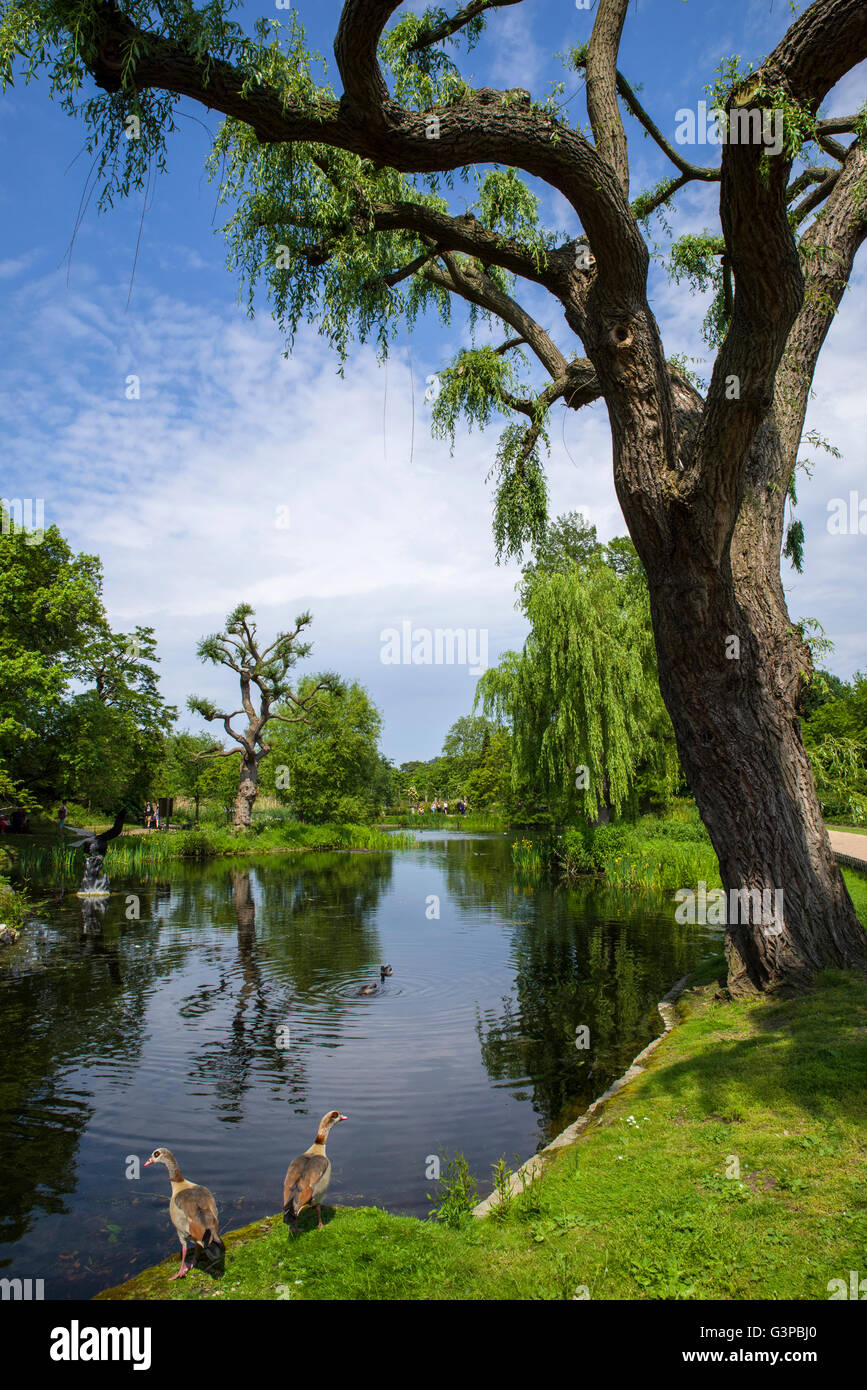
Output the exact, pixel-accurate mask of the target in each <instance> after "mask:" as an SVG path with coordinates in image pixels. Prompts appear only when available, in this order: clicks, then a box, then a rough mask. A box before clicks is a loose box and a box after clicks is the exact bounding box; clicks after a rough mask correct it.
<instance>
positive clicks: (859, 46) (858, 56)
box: [750, 0, 867, 111]
mask: <svg viewBox="0 0 867 1390" xmlns="http://www.w3.org/2000/svg"><path fill="white" fill-rule="evenodd" d="M864 58H867V5H865V4H864V0H815V3H814V4H812V5H811V6H810V7H809V9H807V10H805V11H804V13H803V14H802V15H799V16H798V18H797V19H796V20H795V22H794V24H793V25H792V26H791V28H790V29H789V30H788V32H787V33H786V34H785V35H784V37H783V38H782V40H781V41H780V43H778V44H777V47H776V48H775V49H774V51H773V52H772V53H771V54H769V56H768V57H767V58H766V59H765V61H764V63H762V65H761V67H760V68H759V70H758V73H757V74H755V76H756V77H760V78H764V79H767V80H768V81H769V83H770V85H771V86H775V85H777V82H778V81H779V82H780V83H781V85H783V86H784V87H785V88H786V90H787V91H788V93H789V95H790V96H791V97H792V98H793V99H794V100H795V101H796V102H797V103H798V104H799V105H800V106H804V107H806V108H807V109H808V110H810V111H816V110H817V109H818V107H819V105H820V104H821V102H822V100H823V98H824V97H825V96H827V94H828V92H830V90H831V88H832V87H833V86H835V85H836V83H837V82H839V81H840V78H841V77H844V76H845V74H846V73H847V72H849V71H850V69H851V68H854V67H855V66H856V65H857V64H858V63H860V62H861V61H862V60H863V59H864ZM750 80H751V81H752V80H753V79H752V77H751V78H750Z"/></svg>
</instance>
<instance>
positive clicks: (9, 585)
mask: <svg viewBox="0 0 867 1390" xmlns="http://www.w3.org/2000/svg"><path fill="white" fill-rule="evenodd" d="M157 661H158V657H157V654H156V641H155V638H154V634H153V630H152V629H151V628H144V627H137V628H136V629H135V630H134V632H133V633H132V634H130V635H127V634H124V633H114V632H112V630H111V628H110V626H109V623H108V619H107V617H106V613H105V609H104V607H103V602H102V568H101V565H100V562H99V559H98V557H97V556H95V555H74V554H73V552H72V550H71V549H70V547H69V545H68V543H67V542H66V541H65V540H64V538H63V536H62V535H61V534H60V532H59V530H58V529H57V527H56V526H50V527H48V528H47V529H45V530H44V532H43V533H42V535H41V536H40V537H39V538H38V540H37V539H36V537H34V536H33V535H32V534H27V533H26V532H24V531H22V530H21V529H20V528H19V527H17V526H16V525H14V524H12V525H10V524H9V523H8V513H3V520H2V526H0V788H2V790H0V795H2V796H3V797H4V799H6V798H8V799H13V798H15V799H18V798H21V799H23V800H24V801H25V802H28V804H30V805H34V804H36V803H38V802H39V801H43V802H47V801H51V800H54V799H57V798H59V797H61V796H67V797H74V798H75V799H76V800H79V801H83V802H86V803H87V804H88V805H91V806H94V807H96V808H98V809H100V810H114V809H115V808H116V807H117V805H118V803H119V802H120V801H127V802H128V803H130V804H132V803H134V802H135V801H136V800H137V799H138V798H139V797H140V796H141V795H142V794H143V793H144V792H145V791H146V788H147V781H148V777H149V775H150V770H151V769H152V768H153V766H155V764H156V763H157V762H158V761H159V758H160V756H161V745H162V740H163V738H164V736H165V734H166V732H167V731H168V730H169V729H170V728H171V725H172V722H173V720H174V718H175V715H176V711H175V710H174V709H173V708H172V707H171V706H168V705H166V704H165V702H164V701H163V699H162V697H161V695H160V693H159V687H158V681H157V676H156V673H155V671H154V669H153V665H154V663H155V662H157ZM73 682H77V683H78V684H79V686H81V687H83V688H81V689H79V690H78V691H77V692H76V693H74V694H70V688H71V687H72V685H73Z"/></svg>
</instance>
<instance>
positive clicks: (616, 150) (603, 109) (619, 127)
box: [587, 0, 629, 198]
mask: <svg viewBox="0 0 867 1390" xmlns="http://www.w3.org/2000/svg"><path fill="white" fill-rule="evenodd" d="M628 8H629V0H599V7H598V9H597V11H596V20H595V22H594V25H593V32H592V34H591V36H590V43H589V45H588V48H587V114H588V115H589V117H590V128H591V130H592V131H593V139H594V141H595V143H596V149H597V152H598V153H599V155H600V157H601V158H602V159H603V160H604V161H605V163H606V164H608V165H609V166H610V167H611V168H612V169H613V170H614V172H615V174H616V176H617V179H618V181H619V183H620V186H621V188H622V189H623V192H624V195H625V196H626V197H627V198H628V197H629V153H628V150H627V146H626V132H625V130H624V129H623V120H622V117H621V115H620V107H619V106H618V104H617V54H618V52H619V50H620V38H621V35H622V33H623V24H624V21H625V19H626V11H627V10H628Z"/></svg>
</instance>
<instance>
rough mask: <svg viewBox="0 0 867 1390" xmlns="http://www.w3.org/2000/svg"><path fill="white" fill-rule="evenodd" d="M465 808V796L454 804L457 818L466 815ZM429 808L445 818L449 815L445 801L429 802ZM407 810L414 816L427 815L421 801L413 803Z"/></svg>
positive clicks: (466, 804) (466, 803)
mask: <svg viewBox="0 0 867 1390" xmlns="http://www.w3.org/2000/svg"><path fill="white" fill-rule="evenodd" d="M467 807H468V802H467V798H466V797H465V796H462V797H460V799H459V800H458V801H456V802H455V812H456V814H457V815H459V816H465V815H466V814H467ZM430 808H431V810H432V811H437V812H440V813H441V814H442V815H444V816H447V815H448V814H449V803H448V802H447V801H437V800H434V801H432V802H431V804H430ZM409 809H410V811H411V812H412V814H413V815H414V816H424V815H426V814H427V811H426V808H425V804H424V802H423V801H416V802H413V804H412V805H411V806H410V808H409Z"/></svg>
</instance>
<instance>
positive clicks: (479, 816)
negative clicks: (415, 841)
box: [388, 811, 509, 833]
mask: <svg viewBox="0 0 867 1390" xmlns="http://www.w3.org/2000/svg"><path fill="white" fill-rule="evenodd" d="M388 824H389V825H396V826H401V827H405V828H406V829H408V830H443V829H445V830H465V831H467V832H471V833H479V832H482V833H484V832H485V831H492V830H506V829H507V828H508V824H509V820H508V817H507V816H506V815H504V814H502V813H501V812H498V811H468V812H467V814H466V815H465V816H457V815H448V816H444V815H443V814H442V812H440V811H426V812H425V814H424V815H423V816H413V815H407V814H406V812H400V813H395V814H394V815H389V816H388Z"/></svg>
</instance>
